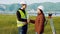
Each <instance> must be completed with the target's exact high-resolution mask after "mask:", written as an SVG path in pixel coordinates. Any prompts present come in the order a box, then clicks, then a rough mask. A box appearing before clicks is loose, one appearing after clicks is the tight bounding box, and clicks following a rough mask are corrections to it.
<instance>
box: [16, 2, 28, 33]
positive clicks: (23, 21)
mask: <svg viewBox="0 0 60 34" xmlns="http://www.w3.org/2000/svg"><path fill="white" fill-rule="evenodd" d="M20 4H21V5H22V6H21V8H19V10H18V11H17V12H16V15H17V27H18V34H27V26H28V24H27V14H26V11H25V9H26V7H27V5H26V3H25V2H24V1H23V2H21V3H20Z"/></svg>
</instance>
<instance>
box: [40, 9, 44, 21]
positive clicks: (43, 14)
mask: <svg viewBox="0 0 60 34" xmlns="http://www.w3.org/2000/svg"><path fill="white" fill-rule="evenodd" d="M39 10H40V11H41V14H43V16H44V20H45V15H44V13H43V11H42V10H41V9H39Z"/></svg>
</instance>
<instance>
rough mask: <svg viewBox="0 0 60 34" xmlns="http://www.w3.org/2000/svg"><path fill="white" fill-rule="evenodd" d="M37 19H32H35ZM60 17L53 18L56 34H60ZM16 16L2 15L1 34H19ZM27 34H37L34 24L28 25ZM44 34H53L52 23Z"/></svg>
mask: <svg viewBox="0 0 60 34" xmlns="http://www.w3.org/2000/svg"><path fill="white" fill-rule="evenodd" d="M35 18H36V17H30V19H35ZM59 19H60V17H53V20H54V26H55V29H56V34H60V20H59ZM16 24H17V23H16V16H15V15H0V34H18V29H17V25H16ZM27 34H35V30H34V24H31V23H30V24H29V25H28V32H27ZM44 34H52V30H51V27H50V22H49V21H48V23H47V25H46V26H45V30H44Z"/></svg>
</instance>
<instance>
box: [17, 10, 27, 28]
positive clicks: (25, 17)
mask: <svg viewBox="0 0 60 34" xmlns="http://www.w3.org/2000/svg"><path fill="white" fill-rule="evenodd" d="M18 11H19V13H20V15H21V18H23V19H27V16H26V14H24V13H23V11H22V10H18ZM24 23H25V22H22V21H18V20H17V27H22V26H24V25H25V24H24Z"/></svg>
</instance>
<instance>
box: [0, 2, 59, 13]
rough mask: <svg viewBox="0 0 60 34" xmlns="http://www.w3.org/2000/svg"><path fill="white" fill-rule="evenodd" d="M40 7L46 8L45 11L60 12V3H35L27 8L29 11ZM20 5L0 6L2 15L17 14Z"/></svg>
mask: <svg viewBox="0 0 60 34" xmlns="http://www.w3.org/2000/svg"><path fill="white" fill-rule="evenodd" d="M39 5H42V6H44V11H49V10H52V11H60V2H58V3H51V2H44V3H34V4H30V5H28V6H27V10H32V9H34V10H36V9H37V7H38V6H39ZM20 7H21V6H20V4H18V3H16V4H0V13H1V11H3V12H6V13H7V12H14V13H15V12H16V11H17V10H18V8H20Z"/></svg>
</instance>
